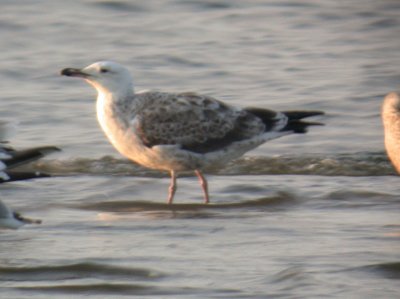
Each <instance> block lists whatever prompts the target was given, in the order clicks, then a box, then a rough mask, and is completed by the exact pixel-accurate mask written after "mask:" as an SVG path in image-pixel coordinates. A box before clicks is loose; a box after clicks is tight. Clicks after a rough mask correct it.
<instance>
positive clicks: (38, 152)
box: [2, 146, 61, 168]
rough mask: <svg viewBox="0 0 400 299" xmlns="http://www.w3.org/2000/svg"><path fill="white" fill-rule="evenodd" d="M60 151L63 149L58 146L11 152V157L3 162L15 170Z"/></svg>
mask: <svg viewBox="0 0 400 299" xmlns="http://www.w3.org/2000/svg"><path fill="white" fill-rule="evenodd" d="M59 151H61V149H59V148H58V147H56V146H41V147H35V148H30V149H25V150H9V152H8V153H9V154H10V156H11V157H10V158H9V159H5V160H2V161H3V163H4V164H5V165H6V166H7V168H13V167H17V166H19V165H23V164H27V163H29V162H32V161H35V160H38V159H40V158H42V157H44V156H46V155H48V154H51V153H53V152H59Z"/></svg>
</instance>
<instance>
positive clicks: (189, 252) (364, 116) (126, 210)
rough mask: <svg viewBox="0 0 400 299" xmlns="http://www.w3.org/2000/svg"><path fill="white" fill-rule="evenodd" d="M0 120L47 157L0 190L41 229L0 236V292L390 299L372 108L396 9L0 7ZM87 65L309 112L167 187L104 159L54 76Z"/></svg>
mask: <svg viewBox="0 0 400 299" xmlns="http://www.w3.org/2000/svg"><path fill="white" fill-rule="evenodd" d="M0 8H1V9H0V36H1V39H0V44H1V46H2V47H1V49H2V55H1V56H2V60H1V63H0V82H1V91H2V96H1V101H0V108H1V109H0V117H1V119H10V120H14V119H17V120H19V122H20V130H19V132H18V134H17V135H16V136H15V138H14V139H13V140H12V144H13V145H14V146H15V147H18V148H24V147H29V146H35V145H45V144H53V145H57V146H59V147H61V148H62V149H63V152H62V153H60V154H56V155H53V156H50V157H49V158H47V159H45V160H43V161H40V162H37V163H36V164H34V165H32V166H29V167H34V168H35V169H40V170H43V171H48V172H50V173H52V174H54V175H55V177H53V178H49V179H43V180H36V181H27V182H16V183H9V184H3V185H2V186H0V187H1V197H2V199H3V200H4V201H5V202H6V203H7V204H8V205H10V206H12V207H13V208H15V209H17V210H19V211H21V212H23V213H25V214H27V215H29V216H31V217H35V218H41V219H43V221H44V222H43V224H42V225H40V226H29V227H23V228H22V229H20V230H18V231H1V232H0V294H1V295H0V297H1V298H84V297H85V298H86V297H96V298H119V297H125V298H126V297H127V296H130V297H135V296H136V297H138V298H143V297H146V298H398V297H399V294H400V287H399V283H398V282H399V279H400V254H399V252H400V243H399V239H400V216H399V209H400V195H399V194H400V186H399V184H398V182H399V178H398V177H397V176H396V175H395V172H394V170H393V168H392V167H391V165H390V163H389V162H388V160H387V158H386V155H385V153H384V148H383V135H382V125H381V120H380V105H381V102H382V99H383V96H384V95H385V94H386V93H388V92H389V91H392V90H395V89H397V88H398V87H399V84H400V73H399V70H398V62H399V61H400V51H399V48H400V40H399V38H398V37H399V36H400V21H399V18H398V16H399V14H400V3H399V2H398V1H395V0H382V1H372V0H371V1H369V0H366V1H363V2H362V3H361V2H360V1H356V0H350V1H339V2H337V1H335V2H333V1H318V2H316V1H306V0H304V1H300V0H299V1H255V0H254V1H235V0H234V1H228V0H225V1H224V0H221V1H218V0H215V1H208V0H207V1H195V0H192V1H183V0H168V1H161V0H158V1H157V0H151V1H123V0H121V1H100V0H87V1H63V2H62V1H49V0H42V1H34V2H32V1H2V2H1V3H0ZM101 59H109V60H116V61H118V62H120V63H123V64H126V65H127V66H128V67H129V68H130V69H131V71H132V72H133V74H134V78H135V85H136V88H137V89H138V90H140V89H158V90H166V91H197V92H201V93H205V94H209V95H212V96H215V97H217V98H219V99H221V100H224V101H227V102H229V103H231V104H234V105H238V106H262V107H266V108H267V107H268V108H272V109H282V110H290V109H318V110H324V111H326V113H327V115H326V116H324V117H321V118H320V119H319V120H320V121H323V122H325V123H326V126H324V127H315V128H312V130H311V131H310V132H309V134H307V135H297V136H288V137H284V138H281V139H278V140H275V141H272V142H270V143H267V144H265V145H263V146H261V147H259V148H258V149H256V150H254V151H252V152H250V153H249V154H248V155H247V156H246V157H244V158H242V159H240V160H238V161H233V162H231V163H230V164H229V165H226V167H224V168H223V169H216V170H214V171H212V172H211V173H209V174H208V178H209V184H210V189H211V196H212V198H211V200H212V204H210V205H208V206H204V205H202V204H201V202H202V193H201V190H200V187H199V185H198V182H197V178H195V177H192V176H186V175H183V176H182V178H181V179H180V180H179V181H178V183H179V189H178V192H177V195H176V204H175V205H173V206H172V207H169V206H167V205H165V200H166V196H167V188H168V184H169V178H168V176H167V175H166V174H163V173H159V172H154V171H149V170H146V169H143V168H141V167H139V166H137V165H134V164H133V163H131V162H129V161H126V160H125V159H124V158H123V157H121V156H120V155H119V154H118V153H117V152H116V151H115V150H114V149H113V148H112V147H111V146H110V145H109V144H108V142H107V140H106V139H105V137H104V136H103V133H102V132H101V130H100V128H99V127H98V125H97V122H96V118H95V112H94V108H95V107H94V98H95V92H94V90H92V88H91V87H89V86H87V84H85V83H83V82H81V81H80V80H71V79H69V78H63V77H61V76H59V71H60V70H61V69H62V68H64V67H82V66H86V65H88V64H90V63H92V62H94V61H97V60H101Z"/></svg>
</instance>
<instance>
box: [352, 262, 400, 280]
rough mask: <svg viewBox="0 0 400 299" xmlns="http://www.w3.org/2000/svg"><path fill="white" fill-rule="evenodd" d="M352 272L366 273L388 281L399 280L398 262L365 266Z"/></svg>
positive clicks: (399, 268) (399, 269)
mask: <svg viewBox="0 0 400 299" xmlns="http://www.w3.org/2000/svg"><path fill="white" fill-rule="evenodd" d="M353 270H362V271H367V272H368V273H373V274H378V275H379V276H381V277H384V278H389V279H400V262H391V263H381V264H373V265H367V266H362V267H359V268H356V269H353Z"/></svg>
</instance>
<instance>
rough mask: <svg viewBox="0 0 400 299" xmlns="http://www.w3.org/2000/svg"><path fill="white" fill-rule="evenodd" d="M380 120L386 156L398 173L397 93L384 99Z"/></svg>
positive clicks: (399, 103) (399, 109)
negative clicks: (381, 121)
mask: <svg viewBox="0 0 400 299" xmlns="http://www.w3.org/2000/svg"><path fill="white" fill-rule="evenodd" d="M382 120H383V127H384V130H385V131H384V134H385V148H386V152H387V155H388V156H389V159H390V161H391V162H392V164H393V166H394V167H395V168H396V170H397V172H398V173H400V98H399V95H398V94H397V93H395V92H392V93H389V94H388V95H387V96H386V97H385V99H384V101H383V105H382Z"/></svg>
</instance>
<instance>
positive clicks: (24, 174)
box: [0, 171, 51, 184]
mask: <svg viewBox="0 0 400 299" xmlns="http://www.w3.org/2000/svg"><path fill="white" fill-rule="evenodd" d="M5 173H6V176H3V177H0V184H1V183H7V182H14V181H23V180H30V179H38V178H48V177H51V175H50V174H48V173H44V172H40V171H5Z"/></svg>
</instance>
